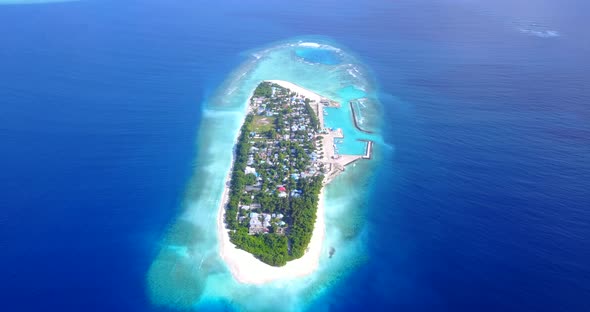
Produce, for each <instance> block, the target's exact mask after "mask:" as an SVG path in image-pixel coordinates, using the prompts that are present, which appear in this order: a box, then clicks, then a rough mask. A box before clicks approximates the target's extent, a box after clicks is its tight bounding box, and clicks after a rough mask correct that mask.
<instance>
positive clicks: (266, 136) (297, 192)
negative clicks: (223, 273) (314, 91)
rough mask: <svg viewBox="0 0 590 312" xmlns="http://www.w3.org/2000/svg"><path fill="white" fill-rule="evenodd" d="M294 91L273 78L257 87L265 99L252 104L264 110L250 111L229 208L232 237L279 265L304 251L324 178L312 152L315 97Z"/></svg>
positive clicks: (238, 151) (240, 245) (258, 94)
mask: <svg viewBox="0 0 590 312" xmlns="http://www.w3.org/2000/svg"><path fill="white" fill-rule="evenodd" d="M273 88H274V91H275V93H276V95H273ZM292 96H293V94H292V93H290V92H289V90H287V89H284V88H282V87H279V86H277V85H274V84H270V83H261V84H260V85H259V86H258V87H257V88H256V90H255V92H254V97H255V98H256V101H258V102H263V103H260V104H255V101H254V98H253V100H252V105H254V106H255V107H261V108H263V110H264V112H263V113H261V115H254V114H249V115H248V116H247V117H246V120H245V121H244V124H243V125H242V128H241V130H240V135H239V138H238V142H237V143H236V146H235V159H234V166H233V169H232V174H231V188H230V193H229V201H228V204H227V207H226V213H225V222H226V225H227V227H228V228H229V229H230V240H231V242H232V243H234V244H235V245H236V246H237V247H238V248H241V249H243V250H246V251H248V252H250V253H252V254H253V255H254V256H255V257H256V258H258V259H260V260H261V261H263V262H265V263H267V264H270V265H274V266H282V265H285V264H286V263H287V261H290V260H293V259H297V258H300V257H301V256H303V255H304V253H305V250H306V248H307V246H308V244H309V242H310V240H311V235H312V232H313V228H314V224H315V221H316V212H317V205H318V202H319V193H320V190H321V188H322V181H323V175H321V174H320V171H319V165H320V164H319V163H315V162H312V159H311V156H310V155H312V154H313V152H314V150H315V147H314V144H313V140H314V139H315V135H316V130H317V127H318V124H317V117H316V116H315V113H314V112H313V110H312V108H311V106H310V105H309V101H305V102H304V101H303V100H295V101H293V100H292ZM261 99H263V100H261ZM268 115H271V116H273V117H268ZM314 118H315V119H314ZM314 120H315V122H314ZM246 172H248V173H246ZM252 216H254V217H256V218H258V220H255V219H253V220H250V218H251V217H252ZM264 217H267V218H268V219H270V220H268V219H264ZM257 221H260V223H258V224H255V226H253V225H252V222H254V223H256V222H257Z"/></svg>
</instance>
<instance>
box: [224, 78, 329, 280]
mask: <svg viewBox="0 0 590 312" xmlns="http://www.w3.org/2000/svg"><path fill="white" fill-rule="evenodd" d="M267 81H269V82H273V83H276V84H278V85H281V86H283V87H285V88H288V89H291V90H292V91H293V92H297V93H299V94H301V95H304V96H306V97H308V98H309V99H312V100H316V101H319V100H320V98H321V96H320V95H318V94H316V93H314V92H311V91H309V90H306V89H304V88H302V87H299V86H297V85H295V84H293V83H290V82H287V81H282V80H267ZM249 103H250V98H248V102H247V104H246V107H247V108H246V109H247V112H248V110H249V109H248V107H249ZM236 140H237V136H236ZM232 163H233V159H232ZM230 177H231V168H230V170H229V173H228V175H227V176H226V180H225V185H224V191H223V197H222V198H221V202H220V204H219V210H218V215H217V234H218V237H219V253H220V256H221V258H222V259H223V260H224V261H225V263H226V264H227V266H228V267H229V269H230V271H231V273H232V275H233V277H234V278H235V279H236V280H237V281H238V282H240V283H245V284H264V283H269V282H272V281H277V280H282V279H291V278H296V277H301V276H305V275H308V274H310V273H312V272H313V271H315V270H316V269H317V268H318V266H319V260H320V255H321V252H322V243H323V241H324V236H325V230H326V228H325V223H324V191H323V189H322V191H321V192H320V194H319V203H318V210H317V218H316V222H315V226H314V229H313V233H312V237H311V241H310V242H309V245H308V248H307V252H306V253H305V255H303V257H301V258H299V259H296V260H293V261H289V262H287V264H286V265H285V266H282V267H274V266H270V265H268V264H266V263H263V262H262V261H260V260H258V259H256V258H255V257H254V256H253V255H252V254H250V253H249V252H247V251H244V250H241V249H237V248H236V246H235V245H234V244H232V243H231V242H230V240H229V233H228V230H227V229H226V228H225V222H224V217H223V216H224V214H225V205H226V203H227V201H228V198H229V190H230V189H229V185H230V183H229V181H230Z"/></svg>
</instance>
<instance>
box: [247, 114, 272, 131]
mask: <svg viewBox="0 0 590 312" xmlns="http://www.w3.org/2000/svg"><path fill="white" fill-rule="evenodd" d="M274 129H275V118H274V117H266V116H254V120H253V122H252V131H256V132H258V133H268V131H270V130H274Z"/></svg>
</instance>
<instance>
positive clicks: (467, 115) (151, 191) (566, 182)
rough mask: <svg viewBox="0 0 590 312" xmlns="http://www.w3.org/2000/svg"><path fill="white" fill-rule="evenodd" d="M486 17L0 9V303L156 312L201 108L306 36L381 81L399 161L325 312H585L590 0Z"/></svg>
mask: <svg viewBox="0 0 590 312" xmlns="http://www.w3.org/2000/svg"><path fill="white" fill-rule="evenodd" d="M245 2H247V3H245ZM481 2H483V1H466V0H441V1H433V0H432V1H426V0H413V1H412V0H400V1H391V0H381V1H369V2H366V1H335V0H314V1H312V0H300V1H297V2H292V3H289V4H287V3H279V2H276V3H275V2H273V1H260V0H253V1H234V0H232V1H229V0H220V1H208V2H201V1H188V0H168V1H164V0H158V1H156V0H141V1H139V0H136V1H134V0H119V1H114V0H104V1H102V0H89V1H79V2H67V3H51V4H29V5H0V251H1V252H0V310H1V311H162V309H159V308H155V307H153V306H152V305H151V304H150V302H149V300H148V298H147V295H146V286H145V285H146V283H145V275H146V271H147V270H148V267H149V265H150V263H151V261H152V259H153V258H154V257H155V255H156V253H157V251H158V245H157V242H158V240H159V239H160V237H161V236H162V235H163V234H164V233H165V231H166V229H167V227H168V226H169V224H170V223H171V222H172V221H173V220H174V218H175V217H176V216H177V215H178V214H179V213H180V208H179V207H180V205H179V204H180V201H181V199H182V197H183V195H184V193H185V190H186V186H187V183H188V181H189V178H190V175H191V172H192V169H191V168H192V166H193V160H194V157H195V154H196V151H197V149H198V148H199V146H195V142H196V135H197V129H198V128H199V127H198V126H199V122H200V119H201V114H202V107H200V105H201V103H203V101H205V100H206V99H207V97H208V96H209V95H211V94H212V93H213V92H214V91H215V89H216V88H217V87H218V86H219V85H220V84H221V83H222V82H223V81H224V79H225V78H226V76H227V75H228V74H229V73H230V71H231V70H232V69H233V68H235V67H236V66H237V65H239V64H240V63H241V62H242V61H243V60H244V59H245V58H246V57H247V51H250V50H252V49H254V48H258V47H261V46H265V45H268V44H269V43H272V42H276V41H280V40H285V39H288V38H292V37H298V36H308V35H311V36H325V37H326V38H329V39H331V40H334V41H336V42H338V43H340V44H342V45H343V46H346V47H347V48H348V49H349V50H351V51H352V52H354V53H355V54H356V55H357V56H358V57H359V59H360V60H362V61H363V62H365V64H366V65H367V66H368V67H369V68H371V69H372V71H373V73H372V74H373V75H374V77H375V80H376V82H377V84H378V86H379V92H380V96H379V97H380V101H381V103H382V114H383V119H384V121H385V122H384V129H383V131H382V132H383V137H384V141H385V142H384V143H385V144H386V145H388V146H391V147H392V148H393V149H394V153H392V154H391V156H388V158H387V159H385V160H384V161H383V163H382V164H381V167H380V169H379V170H378V171H377V173H376V174H375V176H374V179H373V180H372V182H371V183H373V185H372V189H373V191H372V195H371V196H370V203H369V206H370V207H371V209H370V210H369V211H367V212H366V214H367V221H366V225H365V227H366V231H367V237H368V239H367V244H368V245H367V250H368V254H369V260H368V262H367V263H365V264H364V265H363V266H361V267H360V268H358V269H357V270H355V271H354V272H352V273H351V274H350V275H349V276H347V277H346V278H344V279H343V280H341V281H340V282H338V283H337V284H336V285H333V286H332V287H331V288H330V289H328V290H327V291H326V293H325V294H324V295H323V296H322V297H321V298H319V299H318V300H317V301H316V302H314V303H313V305H312V307H311V310H324V311H359V310H360V311H366V310H376V311H590V107H589V105H590V34H589V33H588V30H589V29H590V18H589V17H590V16H589V15H590V13H589V12H590V5H589V3H588V2H587V1H583V0H565V1H557V0H539V1H533V0H529V1H525V0H517V1H508V0H500V1H487V3H481ZM319 57H322V56H319ZM213 309H214V308H212V310H213Z"/></svg>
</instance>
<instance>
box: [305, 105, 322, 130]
mask: <svg viewBox="0 0 590 312" xmlns="http://www.w3.org/2000/svg"><path fill="white" fill-rule="evenodd" d="M305 109H306V110H307V113H308V114H309V116H310V117H311V126H312V127H313V128H314V129H316V130H319V129H320V121H319V120H318V116H316V114H315V112H314V110H313V108H312V107H311V105H310V104H309V99H305Z"/></svg>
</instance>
